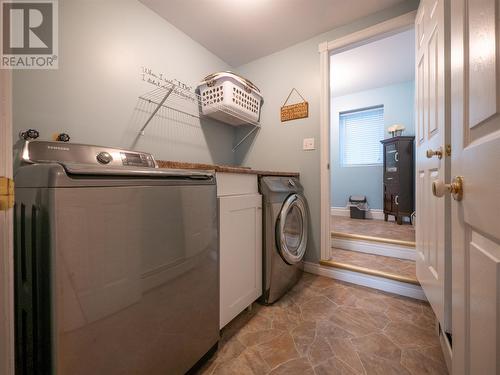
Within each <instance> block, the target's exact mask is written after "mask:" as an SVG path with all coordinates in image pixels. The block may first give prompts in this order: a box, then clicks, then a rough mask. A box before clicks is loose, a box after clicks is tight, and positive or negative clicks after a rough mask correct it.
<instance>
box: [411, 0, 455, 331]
mask: <svg viewBox="0 0 500 375" xmlns="http://www.w3.org/2000/svg"><path fill="white" fill-rule="evenodd" d="M446 5H447V4H446V1H445V0H422V1H421V2H420V6H419V9H418V12H417V17H416V21H415V38H416V64H415V65H416V66H415V69H416V72H415V75H416V120H417V123H416V139H415V147H416V151H415V154H416V155H415V157H416V169H415V176H416V251H417V262H416V263H417V278H418V281H419V282H420V284H421V285H422V288H423V290H424V292H425V295H426V297H427V299H428V300H429V302H430V304H431V306H432V309H433V310H434V313H435V314H436V317H437V319H438V320H439V323H440V324H441V327H442V329H444V330H445V331H447V332H449V331H450V309H451V303H450V302H451V301H450V296H451V290H450V287H451V279H450V273H449V270H448V272H447V267H448V264H449V251H450V239H449V228H448V223H447V221H448V220H449V197H447V198H445V199H440V200H437V199H436V198H435V197H433V195H432V182H433V181H434V180H442V181H448V174H449V158H448V157H446V155H445V152H444V150H445V148H446V144H447V143H448V141H449V117H448V114H447V110H446V109H447V99H446V97H447V94H448V93H447V82H448V80H447V70H446V62H447V61H446V59H447V54H446V51H447V50H448V48H449V45H448V41H447V39H446V27H447V22H448V21H447V20H448V18H447V17H448V16H447V13H446V12H445V7H446ZM440 152H441V156H439V153H440ZM447 231H448V232H447Z"/></svg>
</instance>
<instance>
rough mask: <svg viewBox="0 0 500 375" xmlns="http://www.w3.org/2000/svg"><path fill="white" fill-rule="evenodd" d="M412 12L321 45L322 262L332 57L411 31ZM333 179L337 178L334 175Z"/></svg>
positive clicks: (326, 233)
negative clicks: (359, 46)
mask: <svg viewBox="0 0 500 375" xmlns="http://www.w3.org/2000/svg"><path fill="white" fill-rule="evenodd" d="M416 14H417V12H416V11H412V12H409V13H406V14H403V15H401V16H398V17H395V18H392V19H390V20H387V21H384V22H381V23H378V24H376V25H373V26H370V27H367V28H365V29H363V30H360V31H357V32H354V33H352V34H349V35H346V36H344V37H341V38H338V39H335V40H332V41H323V42H322V43H320V44H319V45H318V52H319V60H320V79H321V91H320V184H321V185H320V220H321V224H320V228H321V230H320V231H321V241H320V244H321V259H327V258H328V254H329V252H330V217H331V215H330V183H331V181H330V89H331V88H330V54H332V53H336V52H341V51H343V50H347V49H350V48H353V47H356V46H358V45H362V44H365V43H368V42H371V41H373V40H377V39H380V38H383V37H386V36H388V35H391V34H396V33H398V32H401V31H404V30H408V29H410V28H411V27H413V25H414V23H415V16H416ZM333 177H334V176H333Z"/></svg>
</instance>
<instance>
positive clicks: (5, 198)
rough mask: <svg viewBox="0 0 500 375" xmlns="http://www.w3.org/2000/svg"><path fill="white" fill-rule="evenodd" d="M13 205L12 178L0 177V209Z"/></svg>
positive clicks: (6, 208) (3, 209)
mask: <svg viewBox="0 0 500 375" xmlns="http://www.w3.org/2000/svg"><path fill="white" fill-rule="evenodd" d="M12 207H14V180H12V179H11V178H7V177H3V176H2V177H0V211H7V210H8V209H10V208H12Z"/></svg>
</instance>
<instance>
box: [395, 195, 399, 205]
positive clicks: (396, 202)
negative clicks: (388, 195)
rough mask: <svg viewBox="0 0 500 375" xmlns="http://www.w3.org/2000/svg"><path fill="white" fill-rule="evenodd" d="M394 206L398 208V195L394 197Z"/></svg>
mask: <svg viewBox="0 0 500 375" xmlns="http://www.w3.org/2000/svg"><path fill="white" fill-rule="evenodd" d="M394 204H396V206H399V195H396V196H395V197H394Z"/></svg>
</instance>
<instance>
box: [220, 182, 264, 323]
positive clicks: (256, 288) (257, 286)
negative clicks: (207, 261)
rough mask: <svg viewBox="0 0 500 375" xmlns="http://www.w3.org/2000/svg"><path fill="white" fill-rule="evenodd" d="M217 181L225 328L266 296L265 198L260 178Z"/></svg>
mask: <svg viewBox="0 0 500 375" xmlns="http://www.w3.org/2000/svg"><path fill="white" fill-rule="evenodd" d="M221 175H222V176H221ZM249 177H250V178H249ZM217 178H218V180H217V185H218V186H217V190H218V191H221V192H225V193H226V195H220V196H219V198H218V201H219V237H220V328H222V327H224V326H225V325H226V324H227V323H229V322H230V321H231V320H232V319H233V318H235V317H236V316H237V315H238V314H239V313H240V312H242V311H243V310H244V309H245V308H246V307H248V306H249V305H251V304H252V303H253V302H254V301H255V300H256V299H257V298H259V297H260V296H261V295H262V196H261V195H260V194H258V192H257V176H256V175H243V174H241V175H240V174H225V173H222V174H218V175H217ZM239 178H241V180H240V179H239ZM227 182H229V185H227ZM245 182H246V183H245ZM219 185H220V186H219ZM241 192H243V194H240V193H241ZM229 193H231V194H232V195H229Z"/></svg>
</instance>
